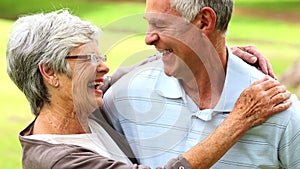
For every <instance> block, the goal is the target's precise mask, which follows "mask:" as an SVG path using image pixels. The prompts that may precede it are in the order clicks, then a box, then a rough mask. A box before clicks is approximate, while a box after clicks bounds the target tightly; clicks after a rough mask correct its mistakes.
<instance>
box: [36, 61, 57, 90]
mask: <svg viewBox="0 0 300 169" xmlns="http://www.w3.org/2000/svg"><path fill="white" fill-rule="evenodd" d="M39 69H40V72H41V74H42V76H43V79H44V81H45V82H46V83H48V84H49V85H51V86H53V87H58V86H59V81H58V77H57V75H56V74H55V72H54V71H53V70H52V68H50V67H49V66H48V65H46V64H40V65H39Z"/></svg>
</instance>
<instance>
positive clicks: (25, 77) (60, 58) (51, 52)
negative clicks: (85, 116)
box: [6, 10, 101, 115]
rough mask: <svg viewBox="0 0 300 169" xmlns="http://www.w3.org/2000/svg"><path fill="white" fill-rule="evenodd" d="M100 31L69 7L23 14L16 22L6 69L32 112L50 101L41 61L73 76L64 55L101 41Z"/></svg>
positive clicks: (36, 111)
mask: <svg viewBox="0 0 300 169" xmlns="http://www.w3.org/2000/svg"><path fill="white" fill-rule="evenodd" d="M100 32H101V31H100V29H99V28H98V27H97V26H94V25H92V24H91V23H90V22H87V21H82V20H81V19H80V18H79V17H77V16H74V15H71V14H70V13H69V11H67V10H58V11H54V12H50V13H45V14H44V13H39V14H34V15H29V16H23V17H20V18H19V19H18V20H17V21H16V22H15V23H14V25H13V28H12V31H11V33H10V37H9V41H8V44H7V49H6V58H7V73H8V75H9V76H10V78H11V79H12V81H13V82H14V83H15V84H16V85H17V86H18V88H19V89H20V90H21V91H22V92H23V93H24V94H25V96H26V98H27V100H28V101H29V103H30V107H31V111H32V113H33V114H35V115H38V113H39V110H40V109H41V107H42V106H43V105H44V104H45V103H46V102H48V103H49V102H50V96H49V93H48V91H47V88H46V86H45V84H44V82H43V78H42V75H41V73H40V71H39V64H46V65H48V66H49V67H50V68H52V69H53V71H56V72H60V73H66V74H67V75H68V76H69V77H71V70H70V66H69V65H68V64H67V62H66V60H65V59H64V58H65V56H66V55H68V53H69V52H70V51H71V50H72V49H73V48H74V47H77V46H80V45H82V44H85V43H88V42H90V41H96V42H98V38H99V35H100Z"/></svg>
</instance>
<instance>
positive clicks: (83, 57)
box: [65, 54, 107, 64]
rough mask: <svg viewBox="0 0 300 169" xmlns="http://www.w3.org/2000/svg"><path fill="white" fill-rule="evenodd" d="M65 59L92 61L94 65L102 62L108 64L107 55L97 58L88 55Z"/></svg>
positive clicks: (72, 56) (66, 57) (69, 56)
mask: <svg viewBox="0 0 300 169" xmlns="http://www.w3.org/2000/svg"><path fill="white" fill-rule="evenodd" d="M65 59H82V60H90V61H91V63H92V64H99V63H100V61H101V62H106V61H107V57H106V55H100V56H97V55H95V54H88V55H67V56H65Z"/></svg>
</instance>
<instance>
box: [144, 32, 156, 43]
mask: <svg viewBox="0 0 300 169" xmlns="http://www.w3.org/2000/svg"><path fill="white" fill-rule="evenodd" d="M158 40H159V35H158V34H157V33H153V32H147V33H146V36H145V43H146V44H147V45H154V44H155V42H157V41H158Z"/></svg>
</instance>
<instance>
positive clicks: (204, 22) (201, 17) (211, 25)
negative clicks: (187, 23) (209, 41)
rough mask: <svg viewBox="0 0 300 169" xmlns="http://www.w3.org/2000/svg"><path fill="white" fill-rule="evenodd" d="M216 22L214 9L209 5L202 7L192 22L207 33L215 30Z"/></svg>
mask: <svg viewBox="0 0 300 169" xmlns="http://www.w3.org/2000/svg"><path fill="white" fill-rule="evenodd" d="M216 22H217V15H216V13H215V11H214V10H213V9H212V8H210V7H203V8H202V9H201V11H200V12H199V13H198V15H197V16H196V18H195V19H194V21H193V22H192V23H193V24H194V25H196V26H197V27H198V28H199V29H200V30H201V31H202V32H203V33H204V34H206V35H208V34H210V33H211V32H213V31H214V30H215V27H216Z"/></svg>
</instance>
